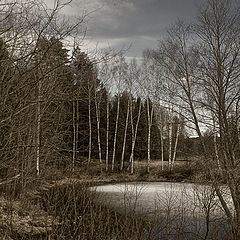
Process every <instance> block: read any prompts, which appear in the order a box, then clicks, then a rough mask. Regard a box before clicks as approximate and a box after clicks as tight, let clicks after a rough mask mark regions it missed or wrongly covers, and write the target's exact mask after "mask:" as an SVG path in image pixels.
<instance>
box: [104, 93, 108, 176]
mask: <svg viewBox="0 0 240 240" xmlns="http://www.w3.org/2000/svg"><path fill="white" fill-rule="evenodd" d="M108 164H109V99H108V96H107V132H106V166H105V169H106V172H107V171H108Z"/></svg>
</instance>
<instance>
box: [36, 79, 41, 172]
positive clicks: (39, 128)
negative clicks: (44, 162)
mask: <svg viewBox="0 0 240 240" xmlns="http://www.w3.org/2000/svg"><path fill="white" fill-rule="evenodd" d="M41 101H42V80H41V79H40V80H39V82H38V100H37V155H36V172H37V176H39V174H40V145H41Z"/></svg>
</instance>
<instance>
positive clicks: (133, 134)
mask: <svg viewBox="0 0 240 240" xmlns="http://www.w3.org/2000/svg"><path fill="white" fill-rule="evenodd" d="M131 105H132V104H131ZM141 106H142V104H141V101H140V103H139V108H138V117H137V122H136V125H135V129H134V125H133V111H132V108H131V125H132V151H131V155H130V161H129V162H130V173H131V174H133V171H134V149H135V144H136V139H137V131H138V124H139V120H140V115H141Z"/></svg>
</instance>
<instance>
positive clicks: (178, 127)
mask: <svg viewBox="0 0 240 240" xmlns="http://www.w3.org/2000/svg"><path fill="white" fill-rule="evenodd" d="M179 134H180V123H179V122H178V123H177V132H176V139H175V144H174V150H173V157H172V162H171V170H173V168H174V163H175V160H176V155H177V146H178V140H179Z"/></svg>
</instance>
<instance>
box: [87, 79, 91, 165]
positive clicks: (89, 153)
mask: <svg viewBox="0 0 240 240" xmlns="http://www.w3.org/2000/svg"><path fill="white" fill-rule="evenodd" d="M88 126H89V142H88V163H90V161H91V155H92V121H91V89H90V86H89V83H88Z"/></svg>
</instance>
